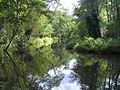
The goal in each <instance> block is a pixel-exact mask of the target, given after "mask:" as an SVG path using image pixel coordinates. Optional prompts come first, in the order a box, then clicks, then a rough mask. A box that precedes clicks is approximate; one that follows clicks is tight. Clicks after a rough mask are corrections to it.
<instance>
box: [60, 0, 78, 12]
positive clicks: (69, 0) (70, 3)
mask: <svg viewBox="0 0 120 90" xmlns="http://www.w3.org/2000/svg"><path fill="white" fill-rule="evenodd" d="M77 2H78V0H60V3H61V4H62V7H64V8H65V9H68V12H69V13H70V14H71V13H72V12H73V10H74V5H77Z"/></svg>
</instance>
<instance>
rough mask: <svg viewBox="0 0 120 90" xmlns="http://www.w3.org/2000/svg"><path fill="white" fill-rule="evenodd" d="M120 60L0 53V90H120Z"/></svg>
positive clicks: (53, 52)
mask: <svg viewBox="0 0 120 90" xmlns="http://www.w3.org/2000/svg"><path fill="white" fill-rule="evenodd" d="M119 59H120V56H115V55H111V56H110V55H93V54H86V55H85V54H74V53H68V52H67V51H66V50H65V49H52V48H43V49H40V50H39V49H37V50H34V49H30V50H26V49H22V50H14V51H11V52H3V51H2V50H0V90H120V65H119V64H120V60H119Z"/></svg>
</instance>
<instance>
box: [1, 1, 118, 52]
mask: <svg viewBox="0 0 120 90" xmlns="http://www.w3.org/2000/svg"><path fill="white" fill-rule="evenodd" d="M78 3H79V4H78V6H75V9H74V12H73V15H68V13H67V10H66V9H63V10H62V11H61V10H59V9H58V7H59V6H60V2H59V1H55V0H53V1H49V0H45V1H42V0H9V1H8V0H1V1H0V47H1V48H2V49H3V50H4V51H7V50H8V48H14V47H27V48H28V47H30V46H32V47H35V48H38V49H39V48H41V47H44V46H55V44H59V45H60V44H61V45H63V46H64V47H66V48H67V49H73V50H76V51H90V52H96V51H97V52H99V51H100V52H101V51H105V52H107V50H109V49H110V51H111V52H117V53H119V51H120V50H119V47H120V39H119V37H120V30H119V29H120V22H119V20H120V1H119V0H80V1H79V2H78ZM51 7H52V8H54V9H53V10H51Z"/></svg>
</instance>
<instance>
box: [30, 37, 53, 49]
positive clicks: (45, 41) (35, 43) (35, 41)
mask: <svg viewBox="0 0 120 90" xmlns="http://www.w3.org/2000/svg"><path fill="white" fill-rule="evenodd" d="M29 43H31V44H32V47H34V48H40V47H43V46H50V45H51V44H52V43H53V39H52V38H49V37H45V38H36V37H31V38H30V41H29Z"/></svg>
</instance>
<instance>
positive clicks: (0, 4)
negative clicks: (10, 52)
mask: <svg viewBox="0 0 120 90" xmlns="http://www.w3.org/2000/svg"><path fill="white" fill-rule="evenodd" d="M46 6H47V5H46V4H45V3H44V2H43V1H41V0H29V1H28V0H9V1H8V0H1V1H0V17H1V18H0V19H1V22H2V24H1V22H0V26H3V27H2V29H3V28H4V30H6V26H8V27H9V28H8V29H12V30H11V31H10V32H9V33H10V37H8V36H7V38H8V40H9V42H8V44H7V46H6V47H5V48H4V50H7V49H8V48H9V46H10V44H11V43H12V41H13V39H14V38H15V36H16V35H17V34H19V31H20V29H21V27H22V26H23V24H25V23H27V22H30V21H31V18H32V15H31V12H32V11H35V12H37V16H39V15H40V14H42V13H43V12H44V11H45V8H46ZM22 29H25V28H22ZM31 29H32V28H31ZM6 32H8V30H6ZM4 34H5V33H4ZM6 41H7V40H6Z"/></svg>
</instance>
